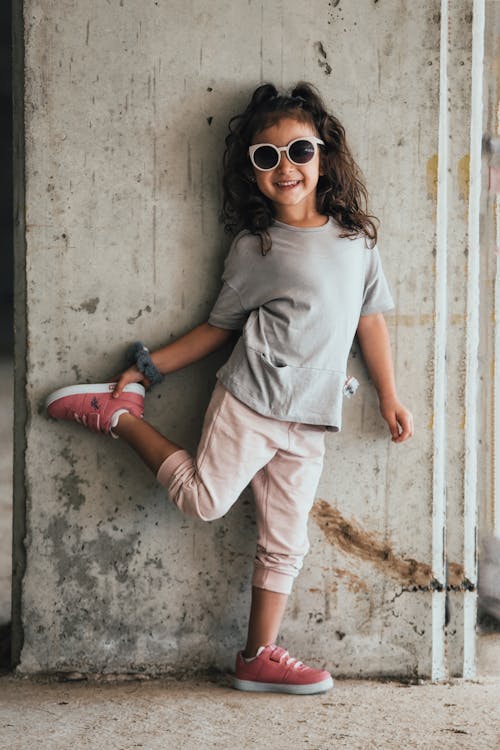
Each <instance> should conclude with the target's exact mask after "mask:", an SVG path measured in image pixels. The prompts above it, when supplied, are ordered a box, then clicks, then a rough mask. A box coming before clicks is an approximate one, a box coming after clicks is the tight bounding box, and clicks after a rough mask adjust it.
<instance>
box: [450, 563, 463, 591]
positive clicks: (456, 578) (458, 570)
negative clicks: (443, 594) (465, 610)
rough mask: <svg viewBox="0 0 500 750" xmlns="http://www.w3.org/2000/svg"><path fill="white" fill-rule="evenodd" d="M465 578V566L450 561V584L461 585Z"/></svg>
mask: <svg viewBox="0 0 500 750" xmlns="http://www.w3.org/2000/svg"><path fill="white" fill-rule="evenodd" d="M463 580H464V566H463V565H459V564H458V563H453V562H452V563H448V585H449V586H461V585H462V582H463Z"/></svg>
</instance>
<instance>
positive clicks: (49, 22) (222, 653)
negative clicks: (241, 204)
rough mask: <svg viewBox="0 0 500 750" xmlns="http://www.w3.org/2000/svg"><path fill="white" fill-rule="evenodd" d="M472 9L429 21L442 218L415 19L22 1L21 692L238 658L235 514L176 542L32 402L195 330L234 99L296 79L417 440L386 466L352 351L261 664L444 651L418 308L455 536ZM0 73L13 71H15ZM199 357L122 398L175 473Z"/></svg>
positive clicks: (240, 562)
mask: <svg viewBox="0 0 500 750" xmlns="http://www.w3.org/2000/svg"><path fill="white" fill-rule="evenodd" d="M471 9H472V3H471V2H468V1H465V0H461V1H459V2H457V3H453V8H452V10H451V12H452V17H451V22H450V27H449V28H450V31H449V34H450V37H449V43H450V49H451V50H452V51H451V56H452V59H451V60H450V61H448V63H447V65H449V66H450V70H451V69H453V70H454V73H453V76H452V77H450V93H449V96H450V99H451V97H452V98H453V102H452V103H453V106H454V107H456V111H457V113H458V116H457V117H456V118H454V119H453V129H452V135H453V137H454V138H455V140H454V141H453V143H452V147H451V151H450V154H449V156H450V170H451V175H452V176H451V177H450V178H447V179H450V180H451V181H452V183H450V189H451V190H452V191H453V195H454V197H453V200H452V202H451V203H450V205H446V206H445V208H444V213H443V207H442V206H441V209H439V205H438V204H439V189H438V149H439V147H440V146H439V123H440V99H439V90H440V89H439V76H440V50H441V48H440V35H441V28H442V24H441V16H440V12H441V4H440V2H438V1H437V0H425V1H424V2H419V3H412V2H401V1H400V0H387V1H386V2H383V3H378V2H370V1H369V0H357V2H351V3H347V2H344V3H343V2H340V3H339V2H330V3H327V2H319V1H316V0H315V1H314V2H312V3H309V4H304V3H299V2H293V3H284V2H273V3H263V4H262V3H256V2H252V1H250V2H243V0H237V1H236V2H231V3H229V2H225V1H224V0H219V1H218V2H216V3H206V2H204V3H202V2H188V3H186V2H180V0H171V1H170V2H164V1H163V0H159V1H158V2H154V3H153V2H151V3H134V2H130V1H128V0H110V2H107V3H103V2H100V1H99V0H93V1H91V2H88V3H78V2H76V0H25V2H24V3H23V13H24V44H25V53H24V54H25V57H24V64H25V71H24V87H25V88H24V116H25V136H24V139H22V136H21V135H20V136H19V142H18V151H19V158H21V157H22V156H23V152H24V158H25V162H24V163H25V169H24V175H25V182H24V183H23V173H22V169H21V168H19V165H18V180H19V183H21V184H24V188H25V189H24V190H23V191H21V192H22V195H18V198H17V205H18V210H19V228H18V234H17V245H18V249H17V261H16V262H17V271H18V281H17V285H18V286H17V290H18V299H19V304H18V310H17V320H18V331H19V336H18V354H17V368H18V395H17V406H18V416H17V432H16V435H17V446H18V448H17V464H16V471H17V498H16V519H17V520H16V546H15V549H16V558H15V605H14V606H15V623H16V630H15V637H16V641H15V650H16V652H17V656H18V658H19V662H20V663H19V670H20V671H21V672H23V673H36V672H54V671H60V672H71V671H78V672H85V673H86V672H137V671H139V672H140V671H146V672H149V673H154V672H157V671H158V672H162V671H168V670H173V671H176V672H179V671H182V670H184V669H193V668H196V667H200V666H202V667H204V666H209V665H216V666H218V667H220V668H227V667H230V666H231V665H232V660H233V654H234V652H235V650H236V649H237V648H238V647H240V646H241V645H242V643H243V642H244V637H245V632H246V619H247V611H248V606H249V595H250V582H249V577H250V574H251V567H252V557H253V554H254V549H255V521H254V510H253V506H252V501H251V496H250V494H248V492H247V493H245V494H244V496H243V497H242V499H241V500H240V502H239V503H238V504H237V505H236V506H235V507H234V508H233V509H232V510H231V512H230V513H229V514H228V515H227V516H226V517H225V518H224V519H222V520H220V521H217V522H213V523H210V524H203V523H202V522H197V521H194V520H191V519H186V518H183V517H182V516H181V515H180V514H179V513H178V511H177V510H176V509H175V508H174V507H173V506H172V505H171V504H170V503H169V502H167V501H166V499H165V497H164V494H163V492H162V490H161V489H160V488H159V487H158V486H156V484H155V481H154V479H153V478H152V477H151V476H150V475H149V474H148V472H147V470H146V469H145V468H144V467H143V466H142V465H141V463H140V461H139V460H138V459H137V458H136V457H135V456H133V455H132V454H131V453H130V452H129V451H128V449H127V447H126V446H125V445H124V444H123V443H121V442H120V441H111V440H105V439H99V438H97V437H96V436H94V435H91V434H87V433H86V432H84V431H83V430H80V429H78V428H77V427H76V426H74V425H64V424H55V423H51V422H49V421H47V420H46V418H45V416H44V414H43V399H44V397H45V396H46V394H47V393H48V392H50V390H51V389H53V388H54V387H57V386H60V385H65V384H69V383H72V382H74V381H75V380H78V381H88V382H92V381H95V380H103V379H107V378H109V377H110V376H111V375H113V374H114V373H116V372H117V371H118V370H119V369H120V366H121V360H122V356H123V352H124V348H125V346H126V345H127V344H128V343H129V342H130V341H132V340H136V339H143V340H144V341H146V342H147V343H148V345H149V346H151V347H156V346H158V345H160V344H163V343H165V342H167V341H168V340H170V339H171V338H174V337H176V336H178V335H180V334H182V333H183V332H185V331H187V330H188V329H189V328H190V327H192V326H193V325H195V324H197V323H199V322H201V321H203V320H204V319H205V317H206V315H207V313H208V312H209V310H210V307H211V304H212V302H213V300H214V298H215V295H216V293H217V290H218V283H219V281H218V279H219V274H220V271H221V268H222V264H223V259H224V256H225V253H226V251H227V248H228V242H229V240H228V238H227V236H225V235H224V232H223V230H222V227H221V225H220V224H219V223H218V217H217V214H218V209H219V205H220V187H219V183H220V157H221V153H222V148H223V140H224V136H225V133H226V125H227V121H228V118H229V117H230V116H231V115H232V114H234V113H236V112H238V111H239V110H241V108H242V106H243V105H244V104H245V102H246V101H247V98H248V96H249V94H250V92H251V91H252V90H253V88H254V87H255V86H256V84H258V83H259V82H260V81H263V80H272V81H274V82H276V83H277V84H283V85H285V86H288V85H289V84H292V83H294V82H295V81H297V80H299V79H306V80H310V81H312V82H313V83H315V84H317V85H318V86H319V88H320V90H321V91H322V92H323V94H324V96H325V98H326V100H327V101H328V103H329V104H330V106H331V107H332V109H333V110H334V111H335V113H336V114H337V115H338V116H339V118H340V119H341V121H342V122H343V123H344V124H345V126H346V129H347V132H348V134H349V135H350V141H351V144H352V147H353V150H354V153H355V155H356V157H357V160H358V162H359V163H360V165H361V166H362V168H363V171H364V173H365V176H366V180H367V184H368V188H369V191H370V194H371V196H372V210H373V212H374V213H375V214H376V215H378V216H379V217H380V219H381V221H382V228H381V232H380V243H379V245H380V248H381V253H382V256H383V259H384V264H385V268H386V271H387V275H388V277H389V279H390V283H391V286H392V289H393V292H394V297H395V300H396V305H397V309H396V311H395V312H394V313H391V314H389V315H388V316H387V319H388V323H389V328H390V332H391V338H392V342H393V349H394V360H395V366H396V373H397V380H398V384H399V392H400V396H401V398H402V399H403V401H404V402H405V403H407V404H408V406H410V408H411V409H412V410H413V411H414V413H415V417H416V425H417V435H416V437H415V438H414V439H413V441H411V442H409V443H408V444H406V445H403V446H394V445H393V444H391V442H390V439H389V435H388V431H387V428H386V426H385V424H384V423H383V421H382V419H381V418H380V416H379V414H378V407H377V399H376V394H375V392H374V389H373V387H372V386H371V384H370V382H369V380H368V376H367V372H366V370H365V368H364V365H363V363H362V361H361V359H360V356H359V353H358V349H357V347H356V346H354V349H353V353H352V359H351V368H350V370H351V372H352V373H353V374H355V375H356V376H357V377H358V379H359V380H360V381H361V388H360V390H359V391H358V394H357V396H356V398H355V399H352V401H349V402H346V404H345V417H344V421H345V427H344V429H343V431H342V433H341V434H340V435H330V436H328V439H327V442H328V447H327V461H326V467H325V471H324V475H323V478H322V481H321V484H320V488H319V495H318V500H317V502H316V505H315V508H314V510H313V513H312V517H311V520H310V524H309V528H310V537H311V542H312V549H311V552H310V554H309V556H308V557H307V558H306V561H305V566H304V569H303V572H302V574H301V576H300V578H299V579H298V581H297V583H296V586H295V589H294V592H293V594H292V596H291V598H290V603H289V609H288V611H287V615H286V619H285V622H284V626H283V630H282V640H283V642H284V643H285V644H286V646H287V647H288V648H289V649H290V650H291V651H293V652H297V653H298V654H300V656H301V658H304V659H308V660H310V661H312V662H318V663H326V664H327V665H328V666H329V667H330V668H332V669H333V670H334V671H335V672H336V673H337V674H345V675H363V676H367V675H401V674H403V675H416V674H420V675H424V676H425V675H430V674H431V673H432V672H433V666H432V665H433V648H434V649H435V648H436V646H435V640H436V637H437V638H438V640H439V639H441V646H442V645H443V642H444V639H445V636H446V633H445V631H444V621H443V619H442V616H441V615H440V614H439V613H440V612H441V613H442V614H443V615H444V608H443V606H442V605H443V604H444V597H445V592H444V590H440V589H443V587H444V585H445V580H444V578H443V576H442V575H441V576H440V574H439V571H436V570H433V569H432V565H433V555H434V553H435V550H434V551H433V544H434V542H433V538H434V537H433V530H434V533H435V529H436V513H435V504H436V484H435V468H436V467H435V463H436V433H435V414H434V411H435V403H434V396H435V392H436V391H435V380H436V371H437V370H436V357H438V358H439V357H442V352H441V353H440V350H439V348H438V350H436V340H437V338H436V337H437V336H438V335H439V334H438V332H437V327H436V309H437V307H439V305H441V306H443V305H444V314H445V315H446V316H449V321H448V322H449V330H450V332H451V337H452V340H453V345H452V347H451V350H450V357H451V359H450V363H449V369H448V370H447V374H446V379H447V383H448V391H449V393H450V402H449V414H448V416H449V419H450V439H449V441H448V442H445V443H443V444H442V446H441V447H443V446H444V449H445V450H446V451H447V454H446V455H447V456H448V458H449V461H450V467H451V473H450V478H451V486H450V496H452V497H455V498H456V513H455V511H454V512H453V521H451V522H450V524H451V531H450V534H451V538H452V539H453V535H454V534H456V535H459V534H460V530H461V529H462V521H461V519H462V516H463V514H462V513H461V510H460V507H459V506H460V501H459V498H460V497H461V496H462V485H461V483H462V481H463V480H462V472H461V469H460V461H461V460H462V458H463V450H464V449H463V430H462V427H461V422H462V421H463V411H464V400H463V388H464V377H465V375H464V371H463V367H462V366H461V362H462V361H463V357H464V341H465V334H466V330H465V322H464V290H463V284H464V278H465V273H466V258H465V255H464V253H465V250H466V247H465V246H466V240H464V237H466V236H467V225H466V215H467V207H466V205H467V190H468V187H467V184H468V183H467V177H466V174H465V172H464V169H465V167H464V164H466V162H467V159H466V154H467V150H468V138H469V120H470V112H469V110H470V102H469V92H470V80H471V79H470V75H471V73H470V71H471V57H470V53H471V43H472V42H471V29H472V14H471ZM20 21H21V18H20V16H19V15H18V17H17V29H18V33H19V35H21V34H22V28H21V24H20ZM446 28H447V27H446ZM19 38H21V37H19ZM18 49H19V50H21V46H20V45H19V47H18ZM19 54H20V53H19ZM19 64H20V60H19V55H18V66H17V70H18V75H20V67H19ZM441 66H442V61H441ZM17 111H18V118H19V117H20V112H21V104H20V103H18V109H17ZM441 117H442V113H441ZM21 132H22V131H21ZM464 159H465V162H464ZM24 200H25V205H26V209H25V211H24ZM440 216H441V219H440V218H439V217H440ZM443 216H449V217H450V219H451V220H452V221H453V231H451V232H449V233H448V245H447V247H446V248H445V250H444V252H445V254H446V257H447V258H448V272H447V273H448V275H449V278H450V285H451V292H450V294H451V297H450V298H449V299H450V300H451V301H450V305H449V307H446V305H447V301H446V298H444V299H443V295H442V294H441V293H440V292H439V293H438V292H437V291H436V289H437V286H436V284H437V282H436V279H437V278H438V273H437V271H436V262H437V261H436V256H437V253H438V252H439V248H438V249H437V244H436V229H437V224H438V223H439V221H442V217H443ZM24 247H25V250H24ZM23 295H24V297H23ZM24 330H25V334H26V335H25V343H24V341H23V339H24V334H23V332H24ZM436 351H437V354H436ZM224 356H227V352H225V353H224V352H222V353H218V354H216V355H213V356H212V357H210V358H208V359H207V360H206V361H204V362H202V363H199V364H196V365H194V366H192V367H189V368H187V369H186V370H185V371H183V372H181V373H177V374H173V375H171V376H169V377H168V379H167V380H166V382H165V383H164V384H163V385H162V386H161V387H159V388H157V389H156V390H155V391H154V392H153V393H152V395H151V396H149V398H148V401H147V406H146V416H147V418H149V419H150V420H151V421H152V422H153V423H154V424H155V425H156V426H157V427H158V428H159V429H161V430H162V431H164V432H165V433H166V434H167V435H169V436H171V437H172V438H174V439H176V440H177V441H178V442H180V443H181V444H183V445H185V446H186V447H187V448H188V449H194V448H195V445H196V441H197V438H198V435H199V429H200V426H201V420H202V416H203V409H204V407H205V406H206V404H207V402H208V399H209V395H210V392H211V389H212V387H213V384H214V376H215V371H216V369H217V367H218V365H219V364H220V363H221V362H222V361H223V359H224ZM24 378H25V388H24V387H23V379H24ZM24 405H27V413H26V415H23V407H24ZM453 502H455V501H453ZM450 549H451V553H452V557H451V558H450V560H449V561H450V562H452V563H454V564H456V565H457V566H458V567H457V568H456V569H454V570H455V573H456V576H455V579H454V584H455V587H456V589H457V592H456V593H457V596H458V597H461V596H462V594H461V593H460V592H461V587H462V582H463V566H462V569H461V568H460V566H461V563H462V560H461V555H462V551H461V547H460V544H459V543H458V542H457V543H455V542H452V544H451V547H450ZM434 556H435V555H434ZM436 597H438V599H436ZM436 602H437V603H438V606H437V607H436ZM433 612H434V614H433ZM440 617H441V620H440V619H439V618H440ZM433 633H434V635H433ZM436 633H437V635H436ZM433 642H434V645H433ZM453 648H455V647H453ZM455 652H456V654H455ZM461 654H462V643H461V641H460V640H459V641H458V642H457V645H456V648H455V651H453V653H452V656H451V661H450V665H449V667H450V669H451V671H453V672H457V673H460V669H461V667H460V664H461V661H460V659H461ZM437 671H438V672H439V670H437Z"/></svg>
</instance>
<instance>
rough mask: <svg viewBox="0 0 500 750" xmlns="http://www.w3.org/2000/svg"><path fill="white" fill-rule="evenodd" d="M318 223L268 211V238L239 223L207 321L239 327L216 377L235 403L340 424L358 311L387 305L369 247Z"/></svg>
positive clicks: (360, 239) (296, 419)
mask: <svg viewBox="0 0 500 750" xmlns="http://www.w3.org/2000/svg"><path fill="white" fill-rule="evenodd" d="M341 233H342V230H341V229H340V228H339V226H338V224H337V223H336V222H335V221H334V220H333V219H332V218H330V219H329V220H328V222H327V223H326V224H325V225H323V226H321V227H313V228H300V227H293V226H289V225H288V224H283V223H282V222H279V221H276V222H275V223H274V224H273V225H272V227H271V229H270V234H271V238H272V248H271V250H270V252H268V253H267V255H264V256H263V255H262V253H261V249H260V240H259V238H258V237H256V236H255V235H252V234H250V233H248V232H242V233H240V234H239V235H238V236H237V237H236V238H235V239H234V241H233V244H232V246H231V249H230V251H229V254H228V257H227V259H226V264H225V268H224V273H223V276H222V280H223V286H222V289H221V291H220V294H219V297H218V299H217V301H216V303H215V305H214V307H213V309H212V312H211V314H210V317H209V319H208V322H209V323H210V324H211V325H214V326H217V327H219V328H226V329H236V330H238V329H241V328H242V329H243V333H242V336H241V337H240V338H239V340H238V342H237V343H236V346H235V347H234V350H233V352H232V354H231V356H230V358H229V360H228V361H227V362H226V364H225V365H224V366H223V367H222V368H221V369H220V370H219V371H218V373H217V377H218V379H219V380H220V381H221V382H222V383H223V384H224V386H225V387H226V388H227V389H228V390H229V391H230V392H231V393H232V394H233V395H234V396H236V398H238V399H239V400H240V401H243V403H245V404H247V405H248V406H250V407H251V408H252V409H254V410H255V411H256V412H258V413H259V414H264V415H266V416H271V417H275V418H276V419H282V420H290V421H293V422H303V423H305V424H317V425H326V427H327V429H329V430H332V431H334V432H337V431H338V430H340V429H341V425H342V400H343V387H344V384H345V381H346V365H347V359H348V356H349V352H350V349H351V346H352V341H353V339H354V336H355V333H356V329H357V326H358V322H359V318H360V316H361V315H370V314H371V313H379V312H384V311H386V310H390V309H391V308H393V307H394V303H393V300H392V297H391V293H390V291H389V287H388V284H387V281H386V279H385V276H384V272H383V270H382V266H381V263H380V257H379V253H378V250H377V248H376V247H374V248H373V249H370V248H369V247H368V246H367V243H366V241H365V238H364V237H361V236H360V237H356V238H351V239H349V238H341V237H339V234H341Z"/></svg>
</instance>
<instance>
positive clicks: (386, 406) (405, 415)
mask: <svg viewBox="0 0 500 750" xmlns="http://www.w3.org/2000/svg"><path fill="white" fill-rule="evenodd" d="M380 413H381V414H382V416H383V418H384V419H385V421H386V422H387V424H388V425H389V430H390V431H391V435H392V442H393V443H404V441H405V440H408V438H410V437H413V415H412V413H411V412H409V411H408V409H406V408H405V407H404V406H403V404H402V403H401V402H400V401H398V399H397V398H389V399H381V400H380Z"/></svg>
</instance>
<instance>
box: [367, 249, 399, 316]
mask: <svg viewBox="0 0 500 750" xmlns="http://www.w3.org/2000/svg"><path fill="white" fill-rule="evenodd" d="M367 253H368V258H367V261H366V267H365V286H364V292H363V302H362V305H361V313H360V315H372V314H374V313H380V312H386V311H387V310H392V309H393V308H394V300H393V299H392V295H391V292H390V289H389V284H388V283H387V279H386V278H385V274H384V271H383V268H382V263H381V261H380V255H379V252H378V248H377V246H375V247H373V248H372V249H371V250H368V251H367Z"/></svg>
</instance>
